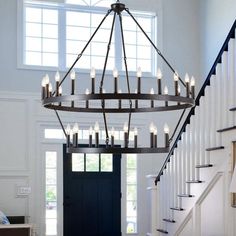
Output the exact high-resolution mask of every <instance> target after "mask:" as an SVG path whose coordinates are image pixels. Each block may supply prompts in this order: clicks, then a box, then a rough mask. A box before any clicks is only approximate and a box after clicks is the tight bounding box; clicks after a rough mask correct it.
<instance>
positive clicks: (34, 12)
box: [25, 7, 42, 22]
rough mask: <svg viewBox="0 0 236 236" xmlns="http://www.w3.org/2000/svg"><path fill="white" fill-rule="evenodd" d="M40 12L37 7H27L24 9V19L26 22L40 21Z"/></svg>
mask: <svg viewBox="0 0 236 236" xmlns="http://www.w3.org/2000/svg"><path fill="white" fill-rule="evenodd" d="M41 12H42V10H41V9H39V8H32V7H27V8H26V9H25V20H26V21H28V22H41Z"/></svg>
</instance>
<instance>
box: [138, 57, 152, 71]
mask: <svg viewBox="0 0 236 236" xmlns="http://www.w3.org/2000/svg"><path fill="white" fill-rule="evenodd" d="M138 65H139V66H141V68H142V71H147V72H150V71H151V61H150V60H145V59H143V60H142V59H138Z"/></svg>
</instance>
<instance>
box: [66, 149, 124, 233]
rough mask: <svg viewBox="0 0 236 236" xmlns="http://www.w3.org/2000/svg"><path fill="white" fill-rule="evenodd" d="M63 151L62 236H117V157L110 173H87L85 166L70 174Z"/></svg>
mask: <svg viewBox="0 0 236 236" xmlns="http://www.w3.org/2000/svg"><path fill="white" fill-rule="evenodd" d="M65 151H66V149H65V146H64V236H80V235H81V236H108V235H112V236H118V235H119V236H120V235H121V199H120V192H121V185H120V159H121V157H120V155H113V161H112V163H113V164H112V165H113V168H112V169H113V171H110V172H101V171H97V172H88V171H86V165H85V171H80V172H79V171H74V172H73V171H72V158H71V155H70V154H66V152H65ZM101 159H102V158H100V161H99V163H100V168H99V170H100V169H102V168H101ZM85 163H86V155H85ZM74 169H76V168H74ZM108 169H109V168H108Z"/></svg>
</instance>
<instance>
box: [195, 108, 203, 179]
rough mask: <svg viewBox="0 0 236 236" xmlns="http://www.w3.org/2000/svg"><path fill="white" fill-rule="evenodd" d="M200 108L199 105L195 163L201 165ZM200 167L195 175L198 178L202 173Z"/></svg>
mask: <svg viewBox="0 0 236 236" xmlns="http://www.w3.org/2000/svg"><path fill="white" fill-rule="evenodd" d="M200 125H201V124H200V108H199V106H196V107H195V132H194V134H195V137H194V139H195V143H196V145H195V163H196V166H197V165H200V149H201V145H200ZM199 172H200V171H199V168H195V175H196V180H199V179H200V173H199Z"/></svg>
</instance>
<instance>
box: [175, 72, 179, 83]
mask: <svg viewBox="0 0 236 236" xmlns="http://www.w3.org/2000/svg"><path fill="white" fill-rule="evenodd" d="M178 80H179V74H178V72H177V71H176V72H175V73H174V81H178Z"/></svg>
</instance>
